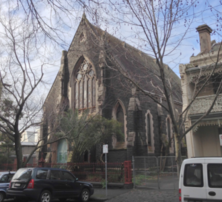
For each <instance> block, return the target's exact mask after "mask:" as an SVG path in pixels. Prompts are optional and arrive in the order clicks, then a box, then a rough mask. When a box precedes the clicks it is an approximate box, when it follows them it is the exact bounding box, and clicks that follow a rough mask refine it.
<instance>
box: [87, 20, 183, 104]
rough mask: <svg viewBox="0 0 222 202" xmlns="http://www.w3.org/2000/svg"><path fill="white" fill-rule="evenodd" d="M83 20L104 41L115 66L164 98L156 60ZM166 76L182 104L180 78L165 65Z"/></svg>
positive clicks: (107, 52)
mask: <svg viewBox="0 0 222 202" xmlns="http://www.w3.org/2000/svg"><path fill="white" fill-rule="evenodd" d="M83 18H85V21H86V24H87V25H88V26H89V27H90V29H91V30H92V31H93V33H94V35H95V36H96V37H97V38H103V39H104V41H105V49H106V54H107V55H109V56H110V57H112V59H113V60H112V61H113V62H114V61H115V63H116V64H115V65H119V67H121V68H122V69H124V70H125V71H126V72H128V74H129V75H130V77H131V78H133V79H134V80H135V81H136V82H138V84H139V85H141V86H143V88H144V89H145V90H146V91H149V92H152V93H155V94H157V95H159V96H163V90H162V89H163V85H162V81H161V80H160V79H159V78H158V75H159V67H158V65H157V64H156V62H155V59H154V58H152V57H150V56H149V55H148V54H146V53H144V52H142V51H140V50H138V49H136V48H134V47H132V46H131V45H129V44H127V43H125V42H124V41H121V40H120V39H118V38H116V37H114V36H112V35H111V34H109V33H107V32H105V31H103V30H101V29H100V28H99V27H96V26H94V25H92V24H91V23H90V22H89V21H88V20H87V19H86V17H85V16H83ZM165 75H166V77H167V78H170V81H171V85H172V88H173V99H174V101H178V102H182V97H181V82H180V78H179V77H178V76H177V75H176V74H175V73H174V72H173V71H172V69H170V68H169V67H168V66H167V65H165Z"/></svg>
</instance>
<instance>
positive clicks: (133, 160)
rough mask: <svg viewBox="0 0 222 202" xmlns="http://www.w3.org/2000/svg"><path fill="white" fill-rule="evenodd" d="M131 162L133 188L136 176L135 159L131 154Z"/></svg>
mask: <svg viewBox="0 0 222 202" xmlns="http://www.w3.org/2000/svg"><path fill="white" fill-rule="evenodd" d="M132 162H133V188H135V184H136V176H135V159H134V156H132Z"/></svg>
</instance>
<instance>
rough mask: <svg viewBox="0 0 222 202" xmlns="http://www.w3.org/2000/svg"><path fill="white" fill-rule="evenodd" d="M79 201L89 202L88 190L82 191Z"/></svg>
mask: <svg viewBox="0 0 222 202" xmlns="http://www.w3.org/2000/svg"><path fill="white" fill-rule="evenodd" d="M80 200H81V201H82V202H87V201H88V200H89V190H88V189H86V188H85V189H83V190H82V192H81V195H80Z"/></svg>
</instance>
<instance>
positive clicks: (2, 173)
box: [0, 171, 16, 175]
mask: <svg viewBox="0 0 222 202" xmlns="http://www.w3.org/2000/svg"><path fill="white" fill-rule="evenodd" d="M8 173H10V174H15V173H16V171H3V172H2V171H1V172H0V175H4V174H8Z"/></svg>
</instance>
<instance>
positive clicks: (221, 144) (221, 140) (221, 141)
mask: <svg viewBox="0 0 222 202" xmlns="http://www.w3.org/2000/svg"><path fill="white" fill-rule="evenodd" d="M219 138H220V146H222V135H219Z"/></svg>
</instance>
